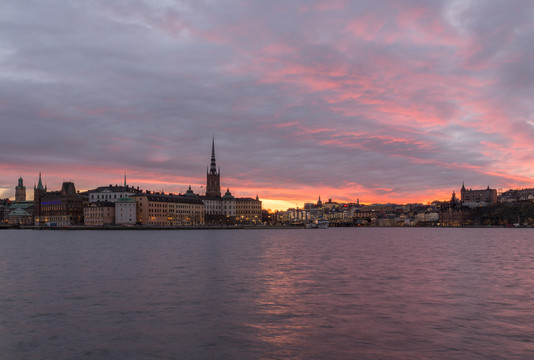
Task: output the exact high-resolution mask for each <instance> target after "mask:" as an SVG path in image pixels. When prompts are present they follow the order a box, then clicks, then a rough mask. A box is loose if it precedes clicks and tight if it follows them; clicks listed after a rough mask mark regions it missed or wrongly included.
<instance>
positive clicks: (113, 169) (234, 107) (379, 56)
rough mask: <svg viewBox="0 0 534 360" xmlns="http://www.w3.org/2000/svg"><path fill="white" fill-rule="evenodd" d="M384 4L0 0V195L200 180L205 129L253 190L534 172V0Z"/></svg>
mask: <svg viewBox="0 0 534 360" xmlns="http://www.w3.org/2000/svg"><path fill="white" fill-rule="evenodd" d="M388 5H389V6H384V4H383V3H380V4H378V3H377V4H373V3H370V2H367V1H351V2H347V1H328V2H326V1H307V2H294V3H289V4H288V3H286V2H278V1H272V2H263V1H230V2H225V3H206V2H197V1H171V0H168V1H155V2H154V1H151V2H145V1H133V2H128V3H123V2H118V1H111V2H109V1H99V0H95V1H91V2H84V3H65V2H62V1H50V2H47V3H46V4H45V3H39V2H35V3H31V4H29V3H24V4H23V3H21V2H17V1H11V0H8V1H4V2H2V4H1V5H0V26H1V29H2V31H1V32H0V76H1V77H2V82H1V83H0V116H1V119H2V120H1V122H2V131H1V132H0V143H1V144H2V149H3V151H2V152H1V155H0V156H1V160H0V170H1V171H0V198H5V197H14V194H15V186H16V184H17V179H18V178H19V176H22V178H23V179H24V184H25V185H26V187H27V188H28V189H30V188H31V187H32V186H33V183H34V182H35V181H37V177H38V173H39V172H42V174H43V181H45V182H46V183H47V184H48V186H49V188H58V187H59V186H60V184H61V183H62V181H64V180H72V181H74V182H75V183H76V187H77V189H79V190H87V189H90V188H92V187H94V186H100V185H106V184H116V183H121V179H122V177H123V175H124V173H127V174H128V183H129V184H132V185H135V186H139V187H141V188H143V189H151V190H156V191H160V190H164V191H165V192H176V193H177V192H184V191H185V190H186V189H187V187H188V186H189V185H192V186H193V189H195V192H201V189H204V188H201V186H205V173H204V171H206V167H207V166H209V149H210V146H211V141H212V135H215V141H216V147H217V164H218V165H219V166H220V167H221V188H222V189H226V188H227V187H230V190H231V191H232V193H236V194H240V195H242V196H251V197H255V196H256V194H258V195H259V196H260V198H261V199H262V200H263V204H264V208H265V209H269V208H270V209H273V210H274V209H285V208H288V207H294V206H297V205H298V206H302V204H303V203H305V202H311V201H316V200H317V197H318V196H321V198H322V199H323V200H326V199H328V198H333V199H336V200H339V201H346V202H350V201H352V202H355V201H356V200H357V199H360V201H361V202H363V203H373V202H375V203H380V202H396V203H408V202H423V203H426V202H429V201H433V200H447V199H449V198H450V195H451V193H452V191H453V190H454V191H458V189H459V188H460V187H461V183H462V181H465V184H466V185H467V186H468V187H472V188H486V186H488V185H489V186H490V187H492V188H497V189H498V188H502V189H504V190H507V189H509V188H526V187H534V180H533V179H534V169H533V165H534V164H533V160H532V158H531V156H530V152H531V150H530V147H531V145H530V144H531V143H532V142H533V141H534V104H533V103H532V101H531V97H532V96H531V95H532V93H533V87H534V69H533V67H532V58H533V56H534V45H533V44H534V41H533V40H534V39H533V37H534V31H533V30H534V25H532V24H531V21H530V19H531V18H532V16H533V15H534V4H533V3H531V2H528V1H519V0H518V1H509V2H496V1H477V2H465V1H435V2H431V3H430V2H427V1H418V0H413V1H404V2H392V3H389V4H388ZM32 195H33V194H32V191H28V197H30V198H31V196H32Z"/></svg>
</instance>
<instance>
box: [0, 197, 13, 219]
mask: <svg viewBox="0 0 534 360" xmlns="http://www.w3.org/2000/svg"><path fill="white" fill-rule="evenodd" d="M10 204H11V201H10V200H9V199H0V224H1V223H4V222H6V221H7V220H6V216H7V213H8V207H9V205H10Z"/></svg>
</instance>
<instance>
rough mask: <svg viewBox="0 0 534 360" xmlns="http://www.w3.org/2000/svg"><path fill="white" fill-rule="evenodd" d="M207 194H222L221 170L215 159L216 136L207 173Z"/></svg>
mask: <svg viewBox="0 0 534 360" xmlns="http://www.w3.org/2000/svg"><path fill="white" fill-rule="evenodd" d="M206 177H207V183H206V196H218V197H220V196H221V171H220V170H219V171H217V163H216V161H215V136H213V138H212V140H211V163H210V168H209V171H208V173H207V176H206Z"/></svg>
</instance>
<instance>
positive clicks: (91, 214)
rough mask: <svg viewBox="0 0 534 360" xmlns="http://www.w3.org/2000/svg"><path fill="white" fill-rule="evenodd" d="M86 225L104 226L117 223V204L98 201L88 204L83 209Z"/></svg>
mask: <svg viewBox="0 0 534 360" xmlns="http://www.w3.org/2000/svg"><path fill="white" fill-rule="evenodd" d="M83 219H84V225H86V226H104V225H113V224H114V223H115V203H113V202H111V201H96V202H92V203H88V204H87V205H86V206H85V207H84V209H83Z"/></svg>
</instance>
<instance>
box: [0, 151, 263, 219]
mask: <svg viewBox="0 0 534 360" xmlns="http://www.w3.org/2000/svg"><path fill="white" fill-rule="evenodd" d="M220 183H221V182H220V169H217V166H216V160H215V142H214V141H213V142H212V153H211V164H210V167H209V169H208V171H207V186H206V193H205V194H202V195H201V194H195V193H194V192H193V190H192V189H191V187H189V189H188V190H187V191H186V192H185V193H184V194H172V193H170V194H166V193H164V192H152V191H143V190H141V189H139V187H137V188H136V187H132V186H129V185H128V184H127V182H126V176H125V177H124V183H123V184H122V185H109V186H101V187H98V188H95V189H92V190H89V191H84V192H79V191H76V188H75V185H74V183H73V182H64V183H63V185H62V187H61V189H60V190H58V191H50V190H48V188H47V187H46V186H43V182H42V179H41V174H40V173H39V180H38V183H37V185H35V186H34V189H33V191H34V198H33V201H26V187H25V186H24V183H23V179H22V178H19V180H18V185H17V186H16V188H15V201H14V202H11V201H9V200H8V199H5V200H2V201H0V221H2V222H6V223H9V224H14V225H36V226H72V225H86V226H104V225H125V226H128V225H141V226H143V225H144V226H171V227H172V226H192V225H233V224H249V225H255V224H259V223H261V218H262V203H261V201H260V200H259V198H258V196H257V195H256V198H255V199H254V198H249V197H234V196H233V195H232V194H231V192H230V190H229V189H227V191H226V193H225V194H224V195H222V194H221V186H220Z"/></svg>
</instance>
